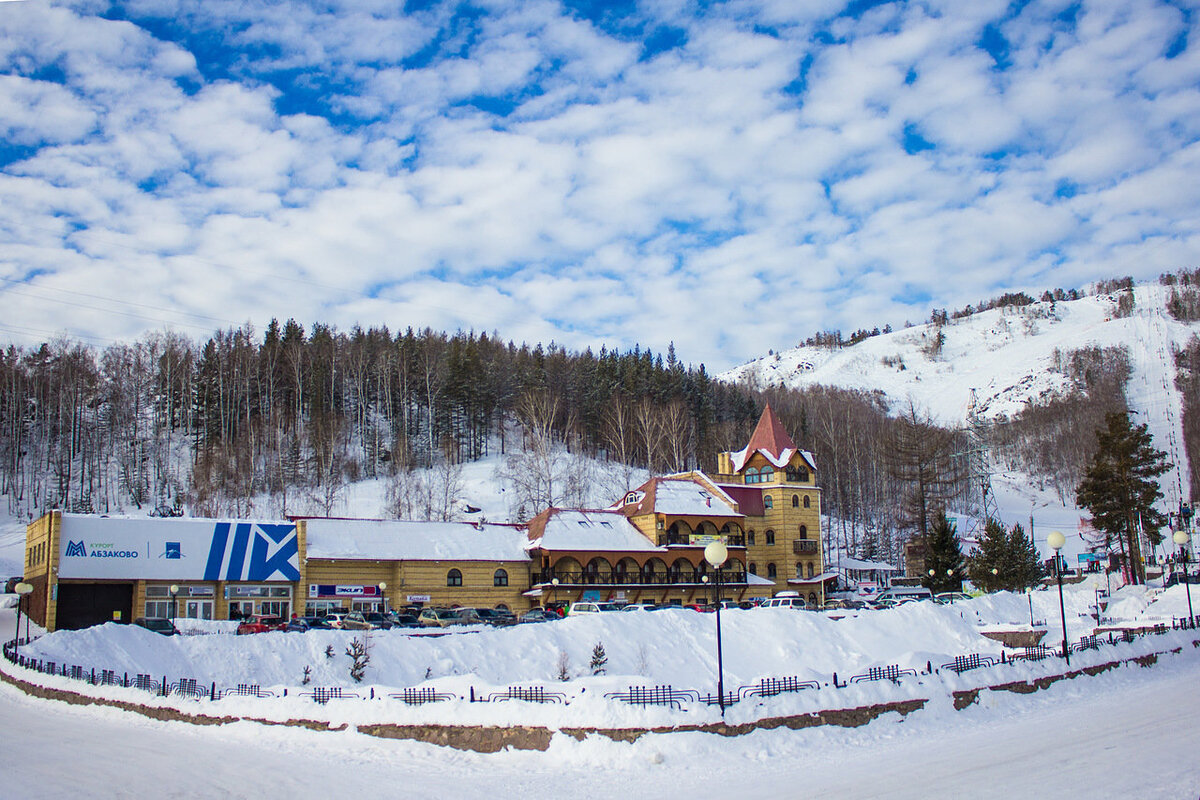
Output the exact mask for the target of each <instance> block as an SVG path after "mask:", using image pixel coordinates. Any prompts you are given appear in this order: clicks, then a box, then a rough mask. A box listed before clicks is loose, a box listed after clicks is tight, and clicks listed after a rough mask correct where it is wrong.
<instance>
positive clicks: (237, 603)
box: [229, 600, 254, 619]
mask: <svg viewBox="0 0 1200 800" xmlns="http://www.w3.org/2000/svg"><path fill="white" fill-rule="evenodd" d="M252 616H254V601H253V600H231V601H230V602H229V618H230V619H245V618H246V617H252Z"/></svg>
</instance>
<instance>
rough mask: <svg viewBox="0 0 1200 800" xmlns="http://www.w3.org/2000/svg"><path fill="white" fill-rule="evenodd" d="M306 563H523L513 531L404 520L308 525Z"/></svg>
mask: <svg viewBox="0 0 1200 800" xmlns="http://www.w3.org/2000/svg"><path fill="white" fill-rule="evenodd" d="M305 530H306V531H307V537H308V547H307V550H308V557H309V558H338V559H348V560H373V561H527V560H528V559H529V554H528V553H527V552H526V538H525V532H524V531H523V530H522V529H521V528H519V527H517V526H515V525H497V524H494V523H486V522H485V523H477V524H476V523H469V522H411V521H406V520H370V519H310V520H307V521H306V523H305Z"/></svg>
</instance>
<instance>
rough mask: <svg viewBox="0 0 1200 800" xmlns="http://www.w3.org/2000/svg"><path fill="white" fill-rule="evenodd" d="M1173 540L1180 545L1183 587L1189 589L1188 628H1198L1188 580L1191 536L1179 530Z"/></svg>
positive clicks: (1190, 585) (1190, 583)
mask: <svg viewBox="0 0 1200 800" xmlns="http://www.w3.org/2000/svg"><path fill="white" fill-rule="evenodd" d="M1171 538H1172V539H1174V540H1175V544H1177V545H1179V566H1181V567H1183V585H1184V587H1186V588H1187V599H1188V627H1189V628H1194V627H1196V615H1195V614H1193V613H1192V582H1191V581H1190V580H1188V566H1187V565H1188V553H1187V543H1188V540H1189V539H1191V538H1192V537H1191V535H1190V534H1189V533H1188V532H1187V531H1185V530H1178V531H1175V533H1173V534H1171Z"/></svg>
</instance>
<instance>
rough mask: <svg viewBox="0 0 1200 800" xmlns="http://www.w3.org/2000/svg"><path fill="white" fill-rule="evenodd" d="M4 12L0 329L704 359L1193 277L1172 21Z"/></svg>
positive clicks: (1198, 52) (1118, 15)
mask: <svg viewBox="0 0 1200 800" xmlns="http://www.w3.org/2000/svg"><path fill="white" fill-rule="evenodd" d="M399 5H401V4H399V3H396V2H382V1H380V2H376V1H375V0H344V1H343V0H334V1H332V2H324V3H312V4H305V3H296V2H287V0H272V2H265V3H264V2H255V1H254V0H208V1H207V2H176V1H175V0H135V1H134V2H127V3H117V4H109V3H105V2H99V1H98V0H80V2H73V3H72V2H65V3H52V2H44V1H43V0H18V1H16V2H0V134H2V135H0V341H3V340H8V341H14V342H19V343H23V344H29V343H34V342H39V341H43V340H46V339H48V338H50V337H52V336H54V335H55V334H57V333H67V334H69V335H71V336H74V337H79V338H83V339H85V340H86V341H89V342H93V343H95V344H97V345H99V346H104V345H106V344H108V343H110V342H113V341H131V340H133V339H135V338H138V337H139V336H141V335H142V334H143V333H144V332H146V331H153V330H162V329H164V328H172V329H175V330H178V331H180V332H183V333H186V334H188V335H189V336H192V337H193V338H197V339H199V338H202V337H205V336H207V335H208V334H209V333H211V332H212V331H213V330H214V329H216V328H219V327H227V326H237V325H241V324H243V323H245V322H247V321H249V322H250V323H252V324H253V325H254V326H255V328H256V330H258V331H261V330H262V329H263V327H264V326H265V324H266V323H267V321H269V320H270V319H271V318H272V317H277V318H279V319H280V320H284V319H287V318H289V317H294V318H295V319H297V320H298V321H300V322H302V323H304V324H305V325H306V326H308V325H310V324H311V323H312V322H314V321H320V322H325V323H330V324H335V325H337V326H338V327H340V328H343V329H348V328H349V327H351V326H353V325H355V324H359V325H362V326H364V327H365V326H371V325H388V326H389V327H390V328H392V329H393V330H396V329H402V328H404V327H407V326H409V325H413V326H416V327H424V326H431V327H433V328H435V329H445V330H449V331H453V330H455V329H458V328H473V329H475V330H488V331H492V330H496V331H498V332H499V333H500V334H501V335H502V336H504V337H505V338H509V339H514V340H517V341H521V340H526V341H530V342H533V341H550V340H555V341H557V342H560V343H563V344H566V345H568V346H570V347H576V348H583V347H585V346H591V347H593V348H598V347H599V346H600V345H601V344H606V345H608V346H609V347H619V348H622V349H624V348H628V347H632V346H633V345H634V344H635V343H637V344H640V345H641V346H643V347H650V348H652V349H654V350H656V351H665V349H666V347H667V344H668V343H669V342H671V341H674V342H675V343H676V348H677V350H678V352H679V355H680V357H681V358H682V359H684V360H685V361H688V362H692V363H699V362H704V363H706V364H707V365H708V366H709V368H710V369H713V370H719V369H723V368H727V367H729V366H732V365H735V364H737V363H740V362H742V361H744V360H747V359H749V358H753V357H756V356H760V355H763V354H765V353H766V351H767V350H768V349H776V350H778V349H783V348H787V347H789V346H792V345H794V344H795V343H796V342H797V341H798V340H801V339H803V338H805V337H807V336H808V335H810V334H811V333H813V332H815V331H818V330H826V329H833V328H840V329H842V330H843V331H845V332H847V333H849V332H850V331H851V330H853V329H855V328H858V327H868V328H869V327H872V326H875V325H880V326H882V325H883V324H885V323H890V324H892V325H901V324H903V323H904V321H906V320H912V321H914V322H916V321H920V320H922V319H924V318H926V317H927V316H928V314H929V311H930V309H931V308H932V307H949V308H957V307H961V306H964V305H966V304H967V303H974V302H976V301H978V300H981V299H987V298H989V297H993V296H995V295H998V294H1001V293H1003V292H1005V291H1009V290H1018V289H1024V290H1028V291H1035V290H1041V289H1045V288H1054V287H1063V288H1071V287H1080V288H1082V287H1084V286H1086V285H1087V284H1088V283H1089V282H1092V281H1095V280H1097V279H1100V278H1108V277H1114V276H1122V275H1133V276H1134V277H1135V278H1138V279H1143V280H1150V279H1154V278H1155V277H1157V276H1158V275H1159V274H1160V273H1162V272H1167V271H1173V270H1176V269H1179V268H1183V267H1188V268H1191V267H1195V266H1196V265H1197V261H1198V260H1200V259H1198V258H1197V256H1198V254H1200V230H1198V228H1200V213H1198V212H1200V181H1197V180H1196V177H1195V176H1196V175H1198V174H1200V141H1198V140H1200V89H1198V87H1200V44H1198V43H1197V23H1198V19H1200V18H1198V15H1197V10H1196V6H1197V4H1196V3H1191V2H1159V1H1157V0H1132V1H1130V0H1124V1H1123V2H1089V3H1067V2H1025V3H1022V2H1011V3H1008V2H988V0H977V1H974V2H970V3H962V2H949V1H947V2H923V3H882V2H867V1H865V0H864V1H862V2H852V3H845V2H822V1H821V0H814V1H813V2H803V3H801V2H794V0H729V2H712V1H709V2H684V1H683V0H659V1H657V2H590V1H588V0H568V1H567V2H544V1H541V0H531V1H530V2H519V3H518V2H498V1H496V2H474V3H454V2H436V0H423V1H422V2H412V3H408V4H407V7H406V8H405V9H403V10H401V9H398V8H397V6H399Z"/></svg>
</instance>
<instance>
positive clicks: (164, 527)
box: [58, 514, 300, 581]
mask: <svg viewBox="0 0 1200 800" xmlns="http://www.w3.org/2000/svg"><path fill="white" fill-rule="evenodd" d="M59 549H60V556H59V568H58V576H59V577H60V578H109V579H139V578H141V579H150V580H205V581H298V580H300V552H299V539H298V537H297V535H296V525H295V523H292V522H249V521H244V520H233V521H219V520H211V519H171V520H166V519H119V518H113V517H91V516H72V515H69V514H64V515H63V517H62V528H61V530H60V535H59Z"/></svg>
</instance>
